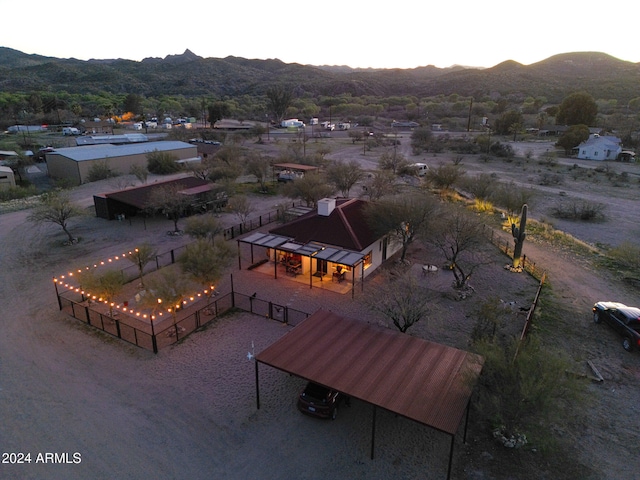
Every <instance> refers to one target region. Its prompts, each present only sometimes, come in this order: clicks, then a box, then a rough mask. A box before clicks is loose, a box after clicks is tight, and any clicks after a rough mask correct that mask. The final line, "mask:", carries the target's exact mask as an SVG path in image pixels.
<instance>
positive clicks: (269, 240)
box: [238, 233, 364, 296]
mask: <svg viewBox="0 0 640 480" xmlns="http://www.w3.org/2000/svg"><path fill="white" fill-rule="evenodd" d="M240 243H247V244H249V245H250V246H251V265H255V264H256V261H255V255H254V253H255V252H254V247H262V248H266V249H268V254H269V259H270V260H272V261H273V275H274V278H278V264H279V263H281V261H280V256H286V255H299V256H300V257H304V258H308V259H309V288H313V274H314V271H313V268H312V265H311V262H312V261H313V260H316V261H320V262H326V263H327V264H335V265H343V266H345V267H349V269H350V270H351V295H352V296H354V294H355V284H356V276H355V271H356V268H357V267H360V268H361V269H362V274H361V275H360V279H361V288H364V255H363V254H362V253H360V252H354V251H351V250H346V249H341V248H337V247H331V246H326V245H322V244H320V243H317V242H309V243H305V244H301V243H299V242H295V241H294V240H293V239H292V238H291V237H284V236H281V235H274V234H271V233H253V234H251V235H249V236H247V237H245V238H241V239H238V268H239V269H242V260H241V256H240ZM271 250H272V251H271ZM263 262H264V260H263Z"/></svg>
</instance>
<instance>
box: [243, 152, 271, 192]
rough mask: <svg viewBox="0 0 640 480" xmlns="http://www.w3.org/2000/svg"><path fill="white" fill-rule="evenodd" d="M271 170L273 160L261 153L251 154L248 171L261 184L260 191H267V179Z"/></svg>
mask: <svg viewBox="0 0 640 480" xmlns="http://www.w3.org/2000/svg"><path fill="white" fill-rule="evenodd" d="M270 170H271V161H270V160H269V159H268V158H267V157H264V156H262V155H260V154H254V155H250V156H249V158H248V159H247V165H246V172H247V173H248V174H250V175H254V176H255V177H256V179H257V180H258V183H259V184H260V191H261V192H266V191H267V179H268V178H269V172H270Z"/></svg>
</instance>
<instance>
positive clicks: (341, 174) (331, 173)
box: [326, 160, 364, 197]
mask: <svg viewBox="0 0 640 480" xmlns="http://www.w3.org/2000/svg"><path fill="white" fill-rule="evenodd" d="M326 175H327V180H328V181H329V182H330V183H332V184H333V185H334V186H335V187H336V188H337V189H338V190H339V191H340V193H341V194H342V196H343V197H349V192H350V190H351V188H352V187H353V186H354V185H355V184H356V183H358V182H359V181H360V180H362V178H363V177H364V171H363V170H362V167H360V164H359V163H358V162H357V161H356V160H351V161H350V162H348V163H343V162H334V163H333V164H331V165H330V166H329V167H328V168H327V174H326Z"/></svg>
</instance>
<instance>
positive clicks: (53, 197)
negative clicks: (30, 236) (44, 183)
mask: <svg viewBox="0 0 640 480" xmlns="http://www.w3.org/2000/svg"><path fill="white" fill-rule="evenodd" d="M83 214H84V212H83V211H82V210H81V209H80V207H79V206H77V205H75V204H74V203H73V202H71V200H70V199H69V196H68V195H67V194H66V193H63V192H59V191H54V192H49V193H45V194H43V195H42V197H41V198H40V204H39V205H38V206H36V208H35V209H34V210H33V212H31V214H30V215H29V216H28V217H27V220H28V221H30V222H33V223H36V224H43V223H54V224H56V225H60V227H62V230H63V231H64V233H66V234H67V237H69V240H68V242H67V243H68V244H70V245H71V244H74V243H76V242H77V241H78V240H77V239H76V238H75V237H74V236H73V235H71V233H70V232H69V230H68V225H69V220H71V219H72V218H75V217H79V216H82V215H83Z"/></svg>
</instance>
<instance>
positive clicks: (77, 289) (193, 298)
mask: <svg viewBox="0 0 640 480" xmlns="http://www.w3.org/2000/svg"><path fill="white" fill-rule="evenodd" d="M134 252H136V253H137V252H139V249H137V248H136V249H134V251H133V252H132V251H129V252H128V253H122V254H120V255H115V256H114V257H113V258H108V259H107V260H101V261H100V262H97V263H94V264H93V268H99V267H101V266H104V265H108V264H109V263H113V262H114V261H118V260H124V259H126V258H127V255H129V256H131V255H133V254H134ZM91 268H92V267H91V266H89V265H87V266H85V267H84V269H82V268H78V269H77V270H76V271H75V272H73V271H70V272H67V273H66V274H65V275H60V276H59V277H54V279H53V281H54V283H57V284H58V285H61V286H64V287H65V288H68V289H70V290H73V291H74V292H76V293H80V294H81V295H83V296H86V297H88V298H90V299H91V300H93V301H97V302H100V303H104V304H105V305H107V306H109V307H111V308H114V309H116V310H120V311H122V312H123V313H128V314H131V315H133V316H136V317H142V318H144V319H150V320H156V319H157V318H158V317H162V316H163V313H164V312H162V311H159V312H158V313H157V315H155V314H147V313H144V312H143V311H136V310H134V309H132V308H128V305H125V304H128V302H124V304H123V305H120V304H116V303H115V302H109V301H108V300H106V299H103V298H102V297H98V295H94V294H92V293H91V292H88V291H86V290H82V289H81V288H80V287H78V286H76V285H71V284H70V283H68V281H66V282H65V281H64V280H65V279H66V278H67V277H72V278H73V279H75V278H77V275H74V273H75V274H82V272H83V271H89V270H90V269H91ZM214 289H215V287H214V286H213V285H212V286H210V287H209V288H208V289H204V290H203V291H201V292H197V293H195V294H191V295H189V297H188V300H186V299H183V300H182V301H181V304H180V303H179V304H177V305H175V309H172V308H167V309H166V312H167V313H173V312H174V311H175V310H178V309H179V308H180V307H181V306H186V305H187V304H188V303H189V302H196V301H198V300H199V299H201V298H202V297H203V295H209V293H212V292H213V290H214ZM161 304H162V299H161V298H158V305H161Z"/></svg>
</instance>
